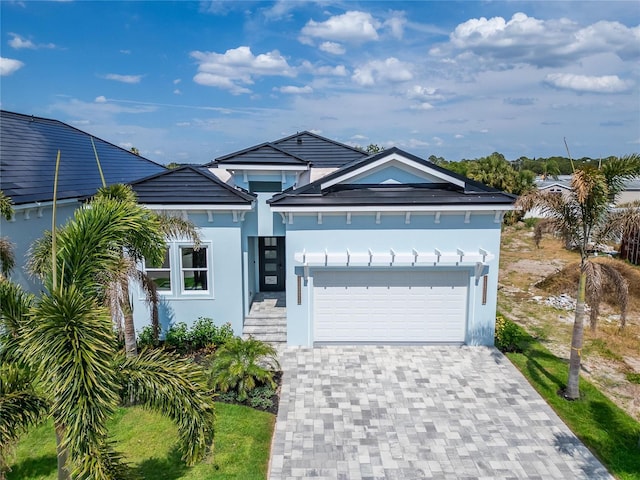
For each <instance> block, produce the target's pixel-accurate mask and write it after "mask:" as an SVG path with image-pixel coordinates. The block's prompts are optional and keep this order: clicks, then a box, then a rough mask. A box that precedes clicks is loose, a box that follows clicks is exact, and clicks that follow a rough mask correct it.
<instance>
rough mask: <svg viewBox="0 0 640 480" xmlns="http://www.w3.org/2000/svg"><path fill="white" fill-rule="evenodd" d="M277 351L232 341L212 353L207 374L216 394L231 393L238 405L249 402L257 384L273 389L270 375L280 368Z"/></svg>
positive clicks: (262, 344)
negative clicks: (247, 400) (235, 395)
mask: <svg viewBox="0 0 640 480" xmlns="http://www.w3.org/2000/svg"><path fill="white" fill-rule="evenodd" d="M277 353H278V352H277V351H276V349H275V348H274V347H272V346H271V345H269V344H268V343H265V342H262V341H260V340H256V339H254V338H251V337H250V338H248V339H247V340H243V339H242V338H240V337H234V338H232V339H230V340H228V341H227V342H226V343H225V344H224V345H222V346H221V347H220V349H219V350H218V351H217V352H216V353H215V357H214V360H213V362H212V364H211V371H210V372H209V375H210V380H211V383H212V384H213V386H214V388H215V389H216V390H219V391H222V392H227V391H229V390H234V391H235V392H236V393H237V398H238V400H239V401H241V402H242V401H244V400H246V399H247V398H248V396H249V392H251V390H253V389H254V388H255V387H256V386H257V384H258V383H262V384H269V385H270V386H271V387H272V388H274V387H275V382H274V380H273V374H274V373H275V370H278V369H279V368H280V364H279V363H278V360H277Z"/></svg>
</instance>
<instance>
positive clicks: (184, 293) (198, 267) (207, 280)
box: [141, 242, 213, 299]
mask: <svg viewBox="0 0 640 480" xmlns="http://www.w3.org/2000/svg"><path fill="white" fill-rule="evenodd" d="M144 271H145V273H146V275H147V277H148V278H149V279H150V280H151V281H153V282H154V283H155V285H156V289H157V291H158V293H159V294H160V295H162V296H163V297H169V298H174V299H180V298H185V297H191V296H197V295H206V296H211V295H212V294H213V277H212V272H213V270H212V262H211V244H210V243H207V244H204V245H201V246H200V248H198V249H196V248H195V247H194V245H193V244H190V243H180V242H170V243H169V244H168V245H167V248H166V250H165V252H164V258H163V260H162V263H159V264H158V265H154V264H152V263H151V262H148V261H146V260H145V262H144ZM141 295H142V293H141ZM141 298H142V297H141Z"/></svg>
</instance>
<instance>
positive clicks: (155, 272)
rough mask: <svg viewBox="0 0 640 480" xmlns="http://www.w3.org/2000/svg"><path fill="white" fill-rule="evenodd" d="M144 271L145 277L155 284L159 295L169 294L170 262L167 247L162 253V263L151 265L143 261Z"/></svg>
mask: <svg viewBox="0 0 640 480" xmlns="http://www.w3.org/2000/svg"><path fill="white" fill-rule="evenodd" d="M145 271H146V273H147V277H149V279H150V280H151V281H152V282H153V283H155V284H156V289H157V290H158V292H159V293H163V294H167V293H171V290H172V289H171V260H170V258H169V247H167V248H166V249H165V251H164V258H163V260H162V263H160V264H158V265H153V264H151V263H149V262H148V261H145Z"/></svg>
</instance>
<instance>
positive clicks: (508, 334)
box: [495, 315, 526, 352]
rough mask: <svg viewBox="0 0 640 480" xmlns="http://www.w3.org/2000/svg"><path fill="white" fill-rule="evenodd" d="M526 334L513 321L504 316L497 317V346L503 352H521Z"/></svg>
mask: <svg viewBox="0 0 640 480" xmlns="http://www.w3.org/2000/svg"><path fill="white" fill-rule="evenodd" d="M525 339H526V334H525V332H524V331H523V330H522V329H521V328H520V327H519V326H518V325H516V324H515V323H513V322H512V321H511V320H508V319H506V318H504V316H502V315H496V336H495V346H496V347H497V348H498V349H499V350H500V351H501V352H521V351H522V347H523V342H524V341H525Z"/></svg>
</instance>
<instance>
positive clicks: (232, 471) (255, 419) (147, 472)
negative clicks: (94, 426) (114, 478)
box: [7, 403, 275, 480]
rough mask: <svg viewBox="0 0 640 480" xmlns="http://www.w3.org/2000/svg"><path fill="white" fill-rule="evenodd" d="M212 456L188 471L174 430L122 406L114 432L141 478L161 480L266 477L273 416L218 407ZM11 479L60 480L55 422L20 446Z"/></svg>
mask: <svg viewBox="0 0 640 480" xmlns="http://www.w3.org/2000/svg"><path fill="white" fill-rule="evenodd" d="M216 416H217V419H216V433H215V448H214V454H213V456H211V457H209V458H207V459H205V460H204V461H203V462H202V463H200V464H198V465H195V466H194V467H191V468H189V467H186V466H185V465H184V463H183V462H182V461H181V460H180V453H179V452H178V451H177V450H176V443H175V440H176V439H177V433H176V428H175V426H174V425H173V424H172V423H171V422H170V421H169V420H167V419H166V418H164V417H162V416H160V415H158V414H156V413H154V412H149V411H147V410H143V409H141V408H139V407H132V408H126V409H125V408H122V409H120V410H119V411H118V412H117V414H116V415H115V416H114V418H113V419H112V423H111V426H110V431H111V433H112V435H113V438H114V440H115V441H116V445H117V448H118V450H119V451H120V452H123V453H124V454H125V458H126V460H127V461H128V462H130V465H131V467H132V469H133V473H134V474H135V475H137V476H138V477H140V478H149V479H151V478H152V479H158V480H179V479H184V480H205V479H206V480H209V479H211V480H233V479H237V480H241V479H242V480H245V479H246V480H253V479H255V480H258V479H264V478H266V475H267V463H268V461H269V449H270V446H271V435H272V432H273V426H274V422H275V417H274V415H272V414H270V413H265V412H260V411H257V410H254V409H251V408H248V407H243V406H239V405H228V404H224V403H216ZM11 468H12V471H11V472H10V473H9V475H8V476H7V479H8V480H11V479H15V480H17V479H21V480H55V479H56V478H57V475H56V473H57V472H56V445H55V435H54V432H53V427H52V425H51V423H50V422H48V423H46V424H44V425H41V426H40V427H38V428H36V429H34V430H32V431H30V432H29V433H28V434H27V435H26V436H25V437H24V438H23V439H22V440H21V441H20V443H19V444H18V446H17V449H16V454H15V461H14V462H13V463H12V465H11Z"/></svg>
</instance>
